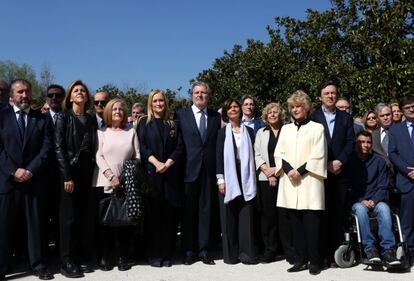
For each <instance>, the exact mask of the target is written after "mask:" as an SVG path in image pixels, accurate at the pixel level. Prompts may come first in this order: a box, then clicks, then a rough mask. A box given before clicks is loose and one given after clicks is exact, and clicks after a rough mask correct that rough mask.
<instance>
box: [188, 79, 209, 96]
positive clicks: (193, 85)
mask: <svg viewBox="0 0 414 281" xmlns="http://www.w3.org/2000/svg"><path fill="white" fill-rule="evenodd" d="M197 86H200V87H204V88H205V89H206V91H207V94H210V86H209V85H208V84H207V83H206V82H203V81H197V82H194V83H193V84H192V85H191V94H193V92H194V88H195V87H197Z"/></svg>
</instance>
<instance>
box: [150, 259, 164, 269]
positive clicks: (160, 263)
mask: <svg viewBox="0 0 414 281" xmlns="http://www.w3.org/2000/svg"><path fill="white" fill-rule="evenodd" d="M150 266H152V267H162V261H160V260H155V261H152V262H150Z"/></svg>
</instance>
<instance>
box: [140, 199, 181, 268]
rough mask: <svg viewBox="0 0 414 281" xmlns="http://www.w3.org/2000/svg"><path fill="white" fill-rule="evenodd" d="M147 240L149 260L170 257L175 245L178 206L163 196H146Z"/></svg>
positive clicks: (160, 259)
mask: <svg viewBox="0 0 414 281" xmlns="http://www.w3.org/2000/svg"><path fill="white" fill-rule="evenodd" d="M145 206H146V208H145V211H146V213H145V227H144V229H145V241H146V243H145V244H146V248H147V256H148V260H149V262H150V263H151V262H154V261H162V260H164V259H170V258H171V255H172V251H173V247H174V242H175V240H174V238H175V235H174V231H175V230H176V229H175V216H176V208H173V207H171V206H170V204H169V203H168V201H167V200H165V199H164V198H163V197H162V196H156V197H148V198H146V205H145Z"/></svg>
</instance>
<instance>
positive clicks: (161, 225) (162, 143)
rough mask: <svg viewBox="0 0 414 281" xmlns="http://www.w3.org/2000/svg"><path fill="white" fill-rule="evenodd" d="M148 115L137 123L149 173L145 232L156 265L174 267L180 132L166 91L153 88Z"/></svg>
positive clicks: (150, 257) (143, 157)
mask: <svg viewBox="0 0 414 281" xmlns="http://www.w3.org/2000/svg"><path fill="white" fill-rule="evenodd" d="M147 111H148V116H147V117H144V118H142V119H141V120H140V121H139V125H138V139H139V144H140V152H141V160H142V161H143V163H144V165H145V167H146V170H147V172H148V174H149V189H150V190H149V192H148V194H147V196H146V205H145V206H146V208H145V234H146V238H147V243H146V245H147V255H148V261H149V264H150V265H151V266H153V267H161V266H167V267H169V266H171V252H172V247H173V245H174V237H175V235H174V230H175V227H174V225H175V224H174V221H175V215H176V209H177V207H178V206H179V205H180V201H181V200H180V199H181V196H180V193H179V191H178V184H177V179H178V178H179V177H178V171H177V169H176V167H177V163H176V162H177V160H178V151H177V149H176V147H177V131H176V126H175V123H174V121H172V120H170V119H169V117H170V116H169V112H168V104H167V98H166V96H165V94H164V93H163V92H162V91H160V90H153V91H152V92H151V93H150V95H149V97H148V105H147Z"/></svg>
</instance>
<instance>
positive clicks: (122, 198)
mask: <svg viewBox="0 0 414 281" xmlns="http://www.w3.org/2000/svg"><path fill="white" fill-rule="evenodd" d="M99 222H100V223H101V224H102V225H106V226H111V227H119V226H129V225H136V224H138V223H139V220H138V219H136V218H132V217H129V216H128V204H127V199H126V195H125V193H124V192H123V191H116V192H113V193H112V194H111V196H109V197H106V198H103V199H102V200H101V201H100V202H99Z"/></svg>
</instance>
